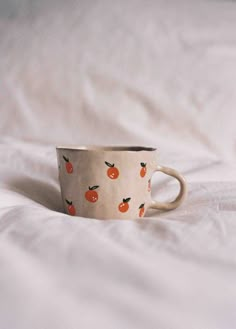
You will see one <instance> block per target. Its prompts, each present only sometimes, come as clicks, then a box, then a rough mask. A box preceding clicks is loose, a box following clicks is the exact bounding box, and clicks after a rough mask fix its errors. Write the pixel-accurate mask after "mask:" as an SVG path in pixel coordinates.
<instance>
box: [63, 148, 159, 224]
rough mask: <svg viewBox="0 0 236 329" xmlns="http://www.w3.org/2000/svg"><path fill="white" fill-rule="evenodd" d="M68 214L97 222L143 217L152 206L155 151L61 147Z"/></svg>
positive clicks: (155, 164)
mask: <svg viewBox="0 0 236 329" xmlns="http://www.w3.org/2000/svg"><path fill="white" fill-rule="evenodd" d="M57 160H58V167H59V181H60V187H61V195H62V201H63V205H64V209H65V212H66V213H68V214H70V215H76V216H82V217H89V218H97V219H133V218H138V217H143V216H144V214H145V212H146V210H147V208H148V207H149V205H150V203H151V186H150V185H151V176H152V174H153V172H154V170H155V168H156V166H157V153H156V149H155V148H148V147H140V146H138V147H135V146H133V147H122V146H121V147H119V146H115V147H96V146H94V147H66V146H65V147H63V146H58V147H57Z"/></svg>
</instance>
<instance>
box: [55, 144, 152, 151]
mask: <svg viewBox="0 0 236 329" xmlns="http://www.w3.org/2000/svg"><path fill="white" fill-rule="evenodd" d="M56 149H57V150H68V151H104V152H114V151H116V152H140V151H146V152H153V151H156V150H157V148H156V147H152V146H134V145H130V146H129V145H84V146H76V145H58V146H56Z"/></svg>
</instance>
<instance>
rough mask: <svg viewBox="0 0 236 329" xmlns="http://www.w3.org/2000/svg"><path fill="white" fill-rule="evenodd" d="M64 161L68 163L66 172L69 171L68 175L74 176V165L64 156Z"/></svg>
mask: <svg viewBox="0 0 236 329" xmlns="http://www.w3.org/2000/svg"><path fill="white" fill-rule="evenodd" d="M63 159H64V160H65V162H66V171H67V173H68V174H72V173H73V166H72V163H71V162H70V161H69V158H67V157H65V156H64V155H63Z"/></svg>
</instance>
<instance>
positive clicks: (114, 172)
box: [105, 161, 119, 179]
mask: <svg viewBox="0 0 236 329" xmlns="http://www.w3.org/2000/svg"><path fill="white" fill-rule="evenodd" d="M105 164H106V165H107V166H108V167H109V168H108V169H107V176H108V177H109V178H110V179H117V178H118V176H119V170H118V169H117V168H116V167H115V164H114V163H113V164H111V163H109V162H107V161H105Z"/></svg>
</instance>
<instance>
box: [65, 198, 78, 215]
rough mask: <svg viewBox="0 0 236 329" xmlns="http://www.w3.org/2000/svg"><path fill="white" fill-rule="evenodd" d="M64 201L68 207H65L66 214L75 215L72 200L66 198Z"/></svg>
mask: <svg viewBox="0 0 236 329" xmlns="http://www.w3.org/2000/svg"><path fill="white" fill-rule="evenodd" d="M66 203H67V205H68V207H67V210H68V214H69V215H71V216H75V214H76V211H75V207H74V205H73V203H72V201H69V200H67V199H66Z"/></svg>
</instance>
